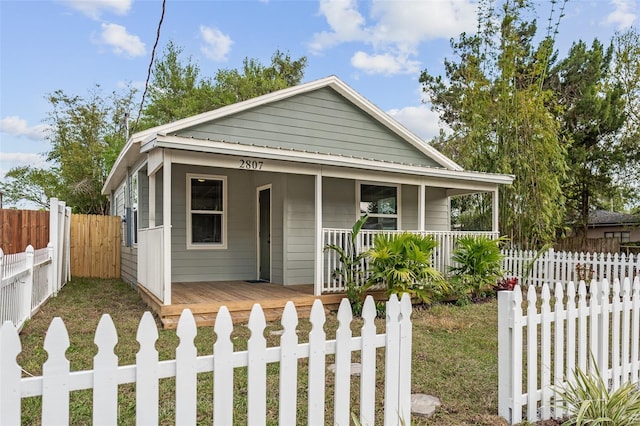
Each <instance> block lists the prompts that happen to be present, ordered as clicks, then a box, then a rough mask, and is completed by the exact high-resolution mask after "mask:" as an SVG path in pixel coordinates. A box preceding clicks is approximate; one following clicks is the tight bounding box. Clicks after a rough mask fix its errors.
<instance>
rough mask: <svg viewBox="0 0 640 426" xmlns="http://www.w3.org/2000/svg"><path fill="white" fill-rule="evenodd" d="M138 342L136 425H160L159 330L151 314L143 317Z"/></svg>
mask: <svg viewBox="0 0 640 426" xmlns="http://www.w3.org/2000/svg"><path fill="white" fill-rule="evenodd" d="M136 340H137V341H138V343H139V344H140V349H139V350H138V353H137V354H136V424H137V425H139V426H143V425H156V424H158V402H159V399H158V398H159V396H160V389H159V382H158V380H159V372H158V359H159V358H158V350H157V349H156V341H157V340H158V328H157V327H156V322H155V320H154V319H153V315H151V312H145V313H144V315H142V319H141V320H140V324H139V325H138V331H137V333H136Z"/></svg>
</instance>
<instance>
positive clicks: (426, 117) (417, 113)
mask: <svg viewBox="0 0 640 426" xmlns="http://www.w3.org/2000/svg"><path fill="white" fill-rule="evenodd" d="M387 114H389V115H390V116H391V117H393V118H394V119H396V120H398V122H400V123H401V124H402V125H403V126H405V127H406V128H407V129H409V130H411V131H412V132H413V133H415V134H416V135H417V136H419V137H420V138H421V139H422V140H424V141H429V140H431V139H433V138H434V137H435V136H438V135H439V134H440V129H441V128H442V129H444V130H445V131H448V130H449V129H448V127H446V125H444V124H442V123H440V117H439V116H438V113H437V112H435V111H431V109H430V108H429V107H428V106H427V105H420V106H408V107H404V108H400V109H397V108H396V109H391V110H389V111H387Z"/></svg>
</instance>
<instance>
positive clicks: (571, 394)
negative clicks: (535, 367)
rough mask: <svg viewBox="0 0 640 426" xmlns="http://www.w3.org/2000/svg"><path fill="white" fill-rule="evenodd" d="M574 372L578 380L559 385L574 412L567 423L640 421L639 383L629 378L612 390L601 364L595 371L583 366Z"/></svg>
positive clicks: (618, 425)
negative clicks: (585, 368) (600, 367)
mask: <svg viewBox="0 0 640 426" xmlns="http://www.w3.org/2000/svg"><path fill="white" fill-rule="evenodd" d="M574 374H575V381H574V382H568V383H567V384H566V385H565V386H564V387H562V388H559V389H556V393H557V394H558V396H559V397H560V398H561V399H562V400H563V401H564V402H565V403H566V404H567V409H568V411H569V413H571V417H570V418H569V420H567V421H566V422H564V423H563V426H569V425H577V426H582V425H602V426H631V425H639V424H640V389H638V386H637V385H636V384H633V383H631V382H626V383H625V384H623V385H622V386H621V387H620V388H618V389H617V390H616V391H614V392H610V391H609V389H608V388H607V385H606V384H605V383H604V381H603V380H602V377H601V376H600V372H599V371H598V369H597V368H596V372H595V374H587V373H585V372H584V371H582V370H581V369H579V368H578V369H576V370H575V373H574Z"/></svg>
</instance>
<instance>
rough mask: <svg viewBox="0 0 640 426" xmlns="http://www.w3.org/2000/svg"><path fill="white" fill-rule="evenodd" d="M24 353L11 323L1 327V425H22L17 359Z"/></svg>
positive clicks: (8, 322) (6, 322)
mask: <svg viewBox="0 0 640 426" xmlns="http://www.w3.org/2000/svg"><path fill="white" fill-rule="evenodd" d="M20 352H22V345H21V344H20V337H19V336H18V332H17V330H16V329H15V328H14V327H13V323H12V322H11V321H5V322H4V324H2V325H1V326H0V378H2V380H0V424H2V425H19V424H20V376H21V374H22V371H21V370H20V366H19V365H18V363H17V362H16V357H17V356H18V354H19V353H20Z"/></svg>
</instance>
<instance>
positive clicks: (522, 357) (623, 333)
mask: <svg viewBox="0 0 640 426" xmlns="http://www.w3.org/2000/svg"><path fill="white" fill-rule="evenodd" d="M588 287H589V290H587V285H586V284H585V282H584V281H581V282H580V283H579V285H578V289H577V290H578V291H577V294H576V287H575V285H574V283H573V282H569V283H568V285H566V293H565V285H563V284H557V285H556V286H555V291H554V295H553V300H552V298H551V291H550V287H549V285H548V284H546V283H545V284H543V285H542V289H541V294H540V296H538V294H537V291H536V290H537V289H536V287H534V286H529V288H528V290H527V295H526V296H527V297H526V300H525V305H526V311H525V312H524V313H523V307H522V304H523V297H522V293H521V289H520V286H516V288H515V290H514V291H502V292H499V293H498V413H499V415H501V416H502V417H504V418H505V419H507V421H509V422H510V423H511V424H515V423H520V422H522V421H523V420H525V419H526V420H527V421H529V422H535V421H538V420H547V419H551V418H563V417H564V416H565V415H566V411H565V409H564V408H563V405H562V401H561V400H559V399H558V397H557V395H556V394H555V393H554V390H553V387H560V386H563V385H564V384H565V383H566V381H567V380H573V377H574V371H575V369H576V368H580V369H581V370H583V371H585V372H586V371H591V372H592V373H593V372H595V370H594V369H593V368H592V366H593V365H595V366H597V368H598V370H599V371H600V374H601V376H602V379H603V381H604V383H609V384H610V386H611V390H615V389H618V388H619V387H620V385H621V384H623V383H625V382H629V381H631V382H632V383H638V381H639V380H638V378H639V375H640V277H637V276H636V278H635V279H634V281H633V285H632V284H631V280H630V279H628V278H626V279H625V280H624V281H623V284H622V286H621V285H620V281H619V280H617V279H616V280H615V281H614V282H613V285H612V286H610V284H609V282H608V281H607V280H604V281H595V280H594V281H591V284H590V285H589V286H588ZM610 288H611V294H610ZM538 290H539V289H538ZM576 296H577V304H576ZM593 363H595V364H593ZM524 377H526V383H523V382H524V380H523V378H524ZM523 387H524V389H523Z"/></svg>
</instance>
